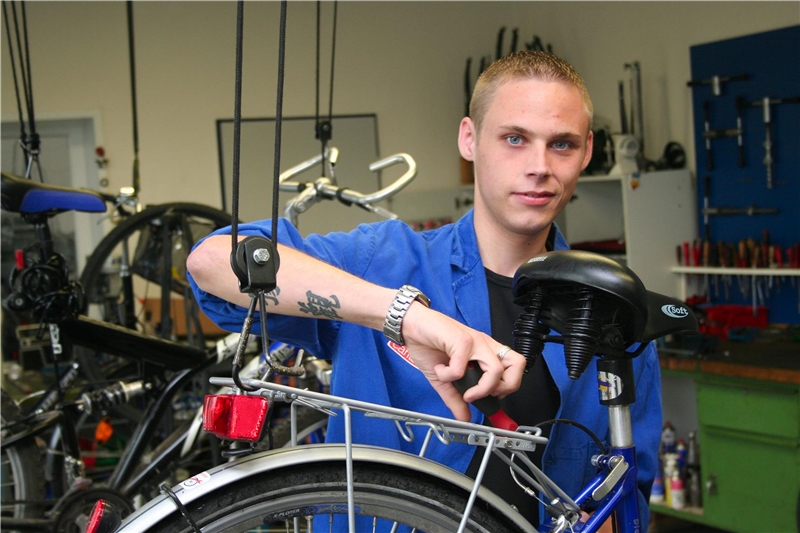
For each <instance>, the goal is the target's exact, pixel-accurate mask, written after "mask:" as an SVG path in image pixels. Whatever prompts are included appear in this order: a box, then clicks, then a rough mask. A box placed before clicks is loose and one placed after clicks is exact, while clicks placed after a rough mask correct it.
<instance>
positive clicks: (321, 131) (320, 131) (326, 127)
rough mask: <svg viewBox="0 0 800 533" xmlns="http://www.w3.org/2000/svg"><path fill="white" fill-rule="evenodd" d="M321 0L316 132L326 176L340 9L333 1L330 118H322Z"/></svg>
mask: <svg viewBox="0 0 800 533" xmlns="http://www.w3.org/2000/svg"><path fill="white" fill-rule="evenodd" d="M320 5H321V1H320V0H317V59H316V105H315V112H314V118H315V130H314V131H315V134H316V138H317V139H319V141H320V152H321V155H322V175H323V176H325V172H326V165H325V149H326V147H327V146H328V141H329V140H330V139H331V137H332V135H333V71H334V63H335V58H336V19H337V14H338V10H339V2H338V0H334V2H333V36H332V39H331V77H330V89H329V92H328V120H325V121H322V120H320V105H319V104H320V85H321V83H320V42H321V39H320V27H321V18H322V17H321V10H320Z"/></svg>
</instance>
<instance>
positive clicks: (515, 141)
mask: <svg viewBox="0 0 800 533" xmlns="http://www.w3.org/2000/svg"><path fill="white" fill-rule="evenodd" d="M506 139H507V140H508V143H509V144H512V145H514V146H517V145H520V144H522V137H520V136H519V135H511V136H509V137H506Z"/></svg>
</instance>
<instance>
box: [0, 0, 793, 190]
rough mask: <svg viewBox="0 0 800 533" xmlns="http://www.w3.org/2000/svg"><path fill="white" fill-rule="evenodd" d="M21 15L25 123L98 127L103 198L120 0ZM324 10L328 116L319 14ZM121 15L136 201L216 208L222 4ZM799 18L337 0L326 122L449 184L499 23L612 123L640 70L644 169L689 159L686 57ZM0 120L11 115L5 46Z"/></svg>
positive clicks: (115, 123) (120, 99)
mask: <svg viewBox="0 0 800 533" xmlns="http://www.w3.org/2000/svg"><path fill="white" fill-rule="evenodd" d="M26 6H27V15H28V25H29V40H30V47H31V62H32V69H33V88H34V97H35V105H36V113H37V116H38V117H40V118H47V117H52V116H59V115H65V114H66V115H70V116H74V115H80V114H81V113H86V114H87V115H89V114H90V113H93V114H95V115H96V116H100V117H101V120H102V124H100V131H101V132H102V140H101V142H102V144H103V146H104V147H105V149H106V154H107V157H108V158H109V159H110V161H111V164H110V167H109V178H110V180H111V186H110V188H111V189H112V190H115V189H117V188H118V187H120V186H122V185H127V184H129V182H130V178H131V162H132V158H133V141H132V119H131V94H130V81H129V75H128V58H127V50H128V48H127V29H126V15H125V3H124V2H28V3H26ZM279 8H280V5H279V3H278V2H274V1H272V2H246V4H245V50H244V84H243V86H244V98H243V100H244V101H243V115H244V116H256V117H265V116H274V115H275V93H276V71H277V56H278V54H277V41H278V19H279ZM322 8H323V9H322V12H323V35H322V42H323V49H322V61H323V69H322V79H323V82H324V86H323V90H322V99H323V104H322V108H323V111H326V110H327V81H328V76H329V70H328V65H329V58H330V48H329V45H330V26H331V13H332V4H331V3H330V2H325V3H324V4H323V6H322ZM134 13H135V15H134V16H135V19H134V20H135V36H136V68H137V88H138V105H139V136H140V151H139V152H140V159H141V175H142V189H143V193H142V196H143V199H144V201H145V202H146V203H155V202H164V201H175V200H184V201H196V202H205V203H209V204H212V205H219V203H220V192H219V189H220V187H219V171H218V163H217V147H216V132H215V120H216V119H218V118H230V117H232V116H233V107H234V105H233V101H234V98H233V89H234V52H235V42H234V36H235V21H236V3H234V2H230V1H226V2H205V1H203V2H136V3H135V5H134ZM315 13H316V3H315V2H290V3H289V9H288V16H289V22H288V29H287V56H286V69H287V70H286V85H285V102H284V114H285V115H287V116H292V115H293V116H298V115H304V116H308V115H313V114H314V93H315V72H314V61H315V24H316V22H315ZM798 22H800V8H799V7H798V3H797V2H716V1H714V2H699V1H697V2H599V1H591V2H452V1H451V2H410V1H395V2H354V1H342V2H340V3H339V25H338V34H337V44H336V47H337V48H336V70H335V83H336V85H335V89H334V113H336V114H352V113H377V115H378V123H379V128H380V130H379V136H380V144H381V152H382V154H383V155H388V154H390V153H394V152H398V151H405V152H409V153H410V154H412V155H413V156H414V157H415V158H416V160H417V163H418V165H419V169H420V173H419V177H418V178H417V180H416V181H415V182H414V183H413V184H412V186H411V187H412V190H418V191H419V190H425V189H443V188H449V187H453V186H455V185H457V184H458V182H459V167H458V151H457V148H456V144H455V138H456V131H457V126H458V122H459V120H460V118H461V116H462V112H463V108H464V98H465V96H464V92H463V72H464V63H465V60H466V58H467V57H468V56H473V57H474V58H476V59H477V57H479V56H480V55H481V54H484V55H487V54H490V53H493V51H494V43H495V38H496V35H497V30H498V28H499V27H500V26H503V25H504V26H507V27H508V28H509V31H508V32H507V34H506V43H508V38H509V34H510V29H511V28H513V27H518V28H519V29H520V36H521V41H523V40H530V39H531V37H532V36H533V35H534V34H536V35H539V36H540V37H541V38H542V40H543V41H544V42H545V43H551V44H552V45H553V47H554V51H555V52H556V53H557V54H559V55H562V56H563V57H565V58H566V59H568V60H569V61H570V62H572V63H573V64H574V65H575V66H576V67H577V69H578V70H579V71H580V72H581V73H582V74H583V75H584V77H585V78H586V81H587V84H588V86H589V89H590V92H591V93H592V95H593V98H594V102H595V109H596V114H597V116H598V117H599V118H600V119H603V118H605V119H607V120H608V121H610V122H611V124H612V126H614V127H618V126H619V124H618V121H619V119H618V116H619V111H618V105H617V81H618V80H627V73H626V72H625V71H624V70H623V64H624V63H626V62H630V61H635V60H638V61H639V62H640V63H641V66H642V84H643V93H644V94H643V101H644V104H645V108H646V109H645V135H646V137H645V144H646V152H647V153H646V155H647V156H648V157H649V158H651V159H656V158H657V157H658V156H659V155H660V154H661V151H662V150H663V147H664V145H665V144H666V143H667V142H668V141H677V142H679V143H681V144H682V145H683V146H684V147H685V148H686V150H687V151H688V152H689V156H690V161H693V156H694V154H693V141H692V131H691V130H692V128H691V95H690V90H689V89H688V88H687V87H686V81H687V80H688V79H689V77H690V67H689V46H691V45H694V44H700V43H704V42H709V41H715V40H719V39H724V38H729V37H735V36H739V35H746V34H751V33H757V32H761V31H765V30H770V29H776V28H780V27H786V26H789V25H793V24H797V23H798ZM2 118H3V120H4V121H7V120H10V121H12V122H13V121H16V120H17V115H16V103H15V99H14V91H13V80H12V76H11V70H10V66H9V59H8V50H7V43H6V39H5V37H4V38H3V39H2ZM14 127H16V125H14ZM312 134H313V133H312V132H309V135H312ZM334 144H335V132H334ZM43 150H44V151H45V152H44V154H43V157H45V156H46V147H43ZM265 150H272V147H265ZM285 163H286V165H288V164H290V163H291V162H288V161H287V162H285ZM270 172H271V171H270Z"/></svg>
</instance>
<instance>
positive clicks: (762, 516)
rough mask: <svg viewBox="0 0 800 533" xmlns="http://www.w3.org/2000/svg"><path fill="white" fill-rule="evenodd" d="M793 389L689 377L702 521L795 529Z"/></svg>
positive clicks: (766, 532)
mask: <svg viewBox="0 0 800 533" xmlns="http://www.w3.org/2000/svg"><path fill="white" fill-rule="evenodd" d="M799 389H800V388H799V387H797V386H793V385H785V384H779V383H769V382H764V381H753V380H744V379H737V378H721V377H712V376H702V377H698V378H696V391H697V415H698V423H699V426H700V427H699V437H700V446H701V450H702V451H701V459H700V460H701V469H702V479H703V522H704V523H706V524H709V525H712V526H715V527H718V528H721V529H725V530H729V531H733V532H741V533H753V532H763V533H784V532H792V533H796V532H797V527H798V525H797V520H798V504H800V501H799V500H798V498H799V494H800V393H799Z"/></svg>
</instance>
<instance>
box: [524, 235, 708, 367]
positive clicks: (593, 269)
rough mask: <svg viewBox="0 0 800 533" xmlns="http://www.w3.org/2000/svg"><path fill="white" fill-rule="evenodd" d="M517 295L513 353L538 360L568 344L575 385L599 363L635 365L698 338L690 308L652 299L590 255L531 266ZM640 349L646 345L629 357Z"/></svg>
mask: <svg viewBox="0 0 800 533" xmlns="http://www.w3.org/2000/svg"><path fill="white" fill-rule="evenodd" d="M513 291H514V298H515V302H516V303H517V304H519V305H521V306H522V307H523V309H524V312H523V313H522V314H521V315H520V318H519V320H518V321H517V323H516V325H515V328H514V342H515V349H516V350H517V351H519V352H520V353H522V354H523V355H526V357H530V358H535V357H536V356H537V355H538V354H539V353H541V350H542V348H543V346H544V343H545V342H558V343H562V344H564V352H565V355H566V358H567V366H568V368H569V374H570V377H571V378H574V379H577V378H578V377H580V375H581V374H582V373H583V371H584V370H585V369H586V366H587V365H588V364H589V361H590V360H591V358H592V357H593V356H595V355H600V356H603V357H616V358H630V357H635V356H637V355H639V354H640V353H641V352H642V351H643V350H644V348H645V347H646V345H647V343H648V342H650V341H652V340H655V339H657V338H659V337H663V336H664V335H667V334H670V333H675V332H678V331H684V330H691V331H697V318H696V317H695V316H694V313H693V312H692V311H691V309H689V307H688V306H686V304H684V303H683V302H681V301H680V300H677V299H674V298H670V297H667V296H664V295H662V294H658V293H655V292H652V291H648V290H647V289H645V287H644V284H643V283H642V281H641V280H640V279H639V277H638V276H637V275H636V274H635V273H634V272H633V271H632V270H631V269H629V268H627V267H625V266H622V265H620V264H619V263H617V262H616V261H614V260H612V259H609V258H607V257H604V256H602V255H598V254H594V253H590V252H583V251H578V250H564V251H557V252H548V253H544V254H541V255H538V256H536V257H533V258H531V259H529V260H528V261H527V262H525V264H523V265H522V266H521V267H520V268H519V269H518V270H517V273H516V275H515V276H514V283H513ZM550 330H554V331H555V332H557V333H558V334H559V335H550ZM636 343H641V345H640V346H638V347H637V348H636V349H634V350H633V351H627V350H628V349H629V348H631V347H632V346H633V345H634V344H636Z"/></svg>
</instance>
